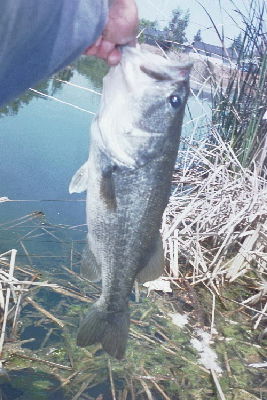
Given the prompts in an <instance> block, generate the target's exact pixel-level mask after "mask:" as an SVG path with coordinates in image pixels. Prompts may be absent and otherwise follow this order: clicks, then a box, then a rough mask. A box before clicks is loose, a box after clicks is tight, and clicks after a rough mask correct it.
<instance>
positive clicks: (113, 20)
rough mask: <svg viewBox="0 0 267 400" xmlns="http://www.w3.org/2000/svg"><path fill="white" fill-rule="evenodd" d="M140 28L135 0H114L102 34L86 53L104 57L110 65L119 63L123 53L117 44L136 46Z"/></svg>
mask: <svg viewBox="0 0 267 400" xmlns="http://www.w3.org/2000/svg"><path fill="white" fill-rule="evenodd" d="M137 30H138V11H137V6H136V4H135V1H134V0H113V2H112V4H111V6H110V9H109V17H108V21H107V24H106V26H105V28H104V31H103V32H102V35H101V36H100V37H99V38H98V39H97V40H96V42H95V43H94V44H93V45H92V46H90V47H88V48H87V49H86V50H85V52H84V54H86V55H90V56H95V57H98V58H102V59H103V60H104V61H106V62H107V63H108V64H109V65H110V66H112V65H117V64H118V63H119V62H120V59H121V53H120V51H119V49H118V48H117V46H120V45H126V44H127V45H130V46H135V44H136V35H137Z"/></svg>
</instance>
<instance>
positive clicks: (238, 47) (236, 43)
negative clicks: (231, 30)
mask: <svg viewBox="0 0 267 400" xmlns="http://www.w3.org/2000/svg"><path fill="white" fill-rule="evenodd" d="M230 49H231V50H233V52H235V53H236V54H240V52H241V51H242V49H243V39H242V34H241V33H239V35H238V36H237V37H236V38H234V40H233V43H232V45H231V46H230Z"/></svg>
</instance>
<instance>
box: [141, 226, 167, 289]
mask: <svg viewBox="0 0 267 400" xmlns="http://www.w3.org/2000/svg"><path fill="white" fill-rule="evenodd" d="M164 265H165V263H164V252H163V244H162V239H161V236H160V234H159V235H158V237H157V239H156V241H155V246H154V248H153V249H152V250H151V255H150V258H149V260H148V263H147V265H146V266H145V267H144V268H143V269H142V270H141V271H140V272H139V273H138V274H137V276H136V280H137V281H138V282H139V283H145V282H148V281H153V280H155V279H157V278H158V277H159V276H161V275H162V274H163V272H164Z"/></svg>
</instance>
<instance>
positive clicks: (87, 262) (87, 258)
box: [81, 243, 102, 282]
mask: <svg viewBox="0 0 267 400" xmlns="http://www.w3.org/2000/svg"><path fill="white" fill-rule="evenodd" d="M81 276H82V277H83V278H85V279H87V280H88V281H91V282H99V281H101V279H102V271H101V266H100V265H99V264H98V262H97V260H96V258H95V255H94V254H93V252H92V250H91V249H90V247H89V244H88V243H86V246H85V248H84V250H83V254H82V264H81Z"/></svg>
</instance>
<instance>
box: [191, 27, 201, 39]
mask: <svg viewBox="0 0 267 400" xmlns="http://www.w3.org/2000/svg"><path fill="white" fill-rule="evenodd" d="M193 40H194V42H202V37H201V30H200V29H199V30H198V31H197V33H196V34H195V36H194V39H193Z"/></svg>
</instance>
